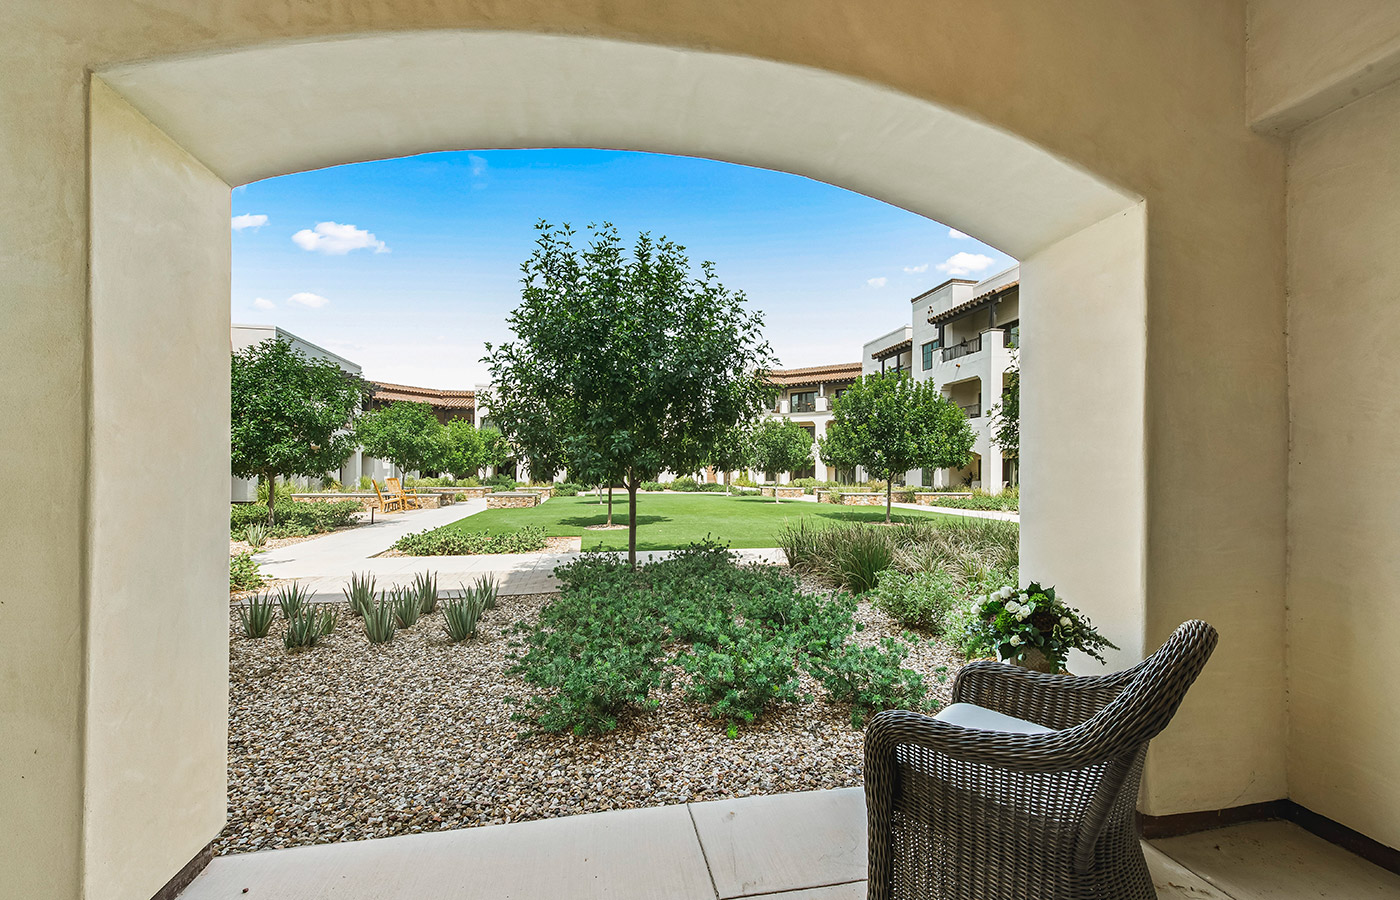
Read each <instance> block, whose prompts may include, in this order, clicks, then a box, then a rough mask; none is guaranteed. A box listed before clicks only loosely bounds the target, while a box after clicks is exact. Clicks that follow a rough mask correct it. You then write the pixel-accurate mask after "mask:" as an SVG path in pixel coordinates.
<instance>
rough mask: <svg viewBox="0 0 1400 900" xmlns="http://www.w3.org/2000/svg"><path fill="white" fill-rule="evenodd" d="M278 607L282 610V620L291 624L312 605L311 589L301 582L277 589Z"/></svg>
mask: <svg viewBox="0 0 1400 900" xmlns="http://www.w3.org/2000/svg"><path fill="white" fill-rule="evenodd" d="M277 605H278V606H280V607H281V608H282V618H284V619H286V620H287V621H288V622H290V621H291V620H292V619H293V618H294V617H295V616H296V615H297V614H298V613H300V612H301V611H302V610H303V609H304V608H306V607H307V606H309V605H311V588H309V587H307V586H306V585H304V584H302V583H301V582H299V581H293V582H291V583H289V584H284V585H282V586H281V587H279V588H278V589H277Z"/></svg>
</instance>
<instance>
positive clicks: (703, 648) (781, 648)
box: [676, 628, 799, 724]
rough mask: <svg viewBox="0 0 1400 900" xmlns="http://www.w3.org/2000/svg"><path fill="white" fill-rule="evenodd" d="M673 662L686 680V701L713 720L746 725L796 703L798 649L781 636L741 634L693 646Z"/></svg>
mask: <svg viewBox="0 0 1400 900" xmlns="http://www.w3.org/2000/svg"><path fill="white" fill-rule="evenodd" d="M676 661H677V662H678V663H680V665H681V667H682V668H683V669H685V671H686V672H687V673H688V674H689V675H690V686H689V687H688V688H687V689H686V692H685V695H686V698H687V699H690V700H695V701H698V702H700V703H703V704H705V705H707V706H708V707H709V708H710V715H712V716H714V717H715V718H717V719H724V720H725V721H728V722H731V723H737V722H743V723H745V724H748V723H750V722H752V721H754V719H756V718H758V716H760V715H761V714H762V713H763V711H764V709H766V708H767V707H768V706H769V705H770V704H773V703H796V702H797V701H798V700H799V696H798V687H799V682H798V678H797V649H796V647H794V645H793V642H792V639H791V637H789V636H788V635H786V634H782V633H778V634H769V633H764V632H763V631H761V630H759V629H757V628H748V629H741V630H739V631H738V633H737V634H733V635H728V634H721V635H718V640H716V641H715V643H714V644H713V645H710V644H700V643H697V644H696V645H695V646H694V647H693V648H692V649H691V651H690V652H689V653H686V654H682V655H681V656H680V657H679V658H678V659H677V660H676Z"/></svg>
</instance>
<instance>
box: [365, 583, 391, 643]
mask: <svg viewBox="0 0 1400 900" xmlns="http://www.w3.org/2000/svg"><path fill="white" fill-rule="evenodd" d="M364 619H365V621H364V628H365V637H366V638H368V639H369V642H370V643H371V644H387V643H388V642H389V641H391V640H393V639H394V607H393V604H391V603H390V602H389V600H388V598H387V597H385V595H384V594H383V593H380V595H379V600H378V601H377V602H375V603H373V604H371V605H370V606H368V607H366V608H365V614H364Z"/></svg>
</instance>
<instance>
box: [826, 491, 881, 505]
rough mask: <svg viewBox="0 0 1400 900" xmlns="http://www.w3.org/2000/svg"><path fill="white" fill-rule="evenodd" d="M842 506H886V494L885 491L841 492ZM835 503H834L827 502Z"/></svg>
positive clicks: (840, 501)
mask: <svg viewBox="0 0 1400 900" xmlns="http://www.w3.org/2000/svg"><path fill="white" fill-rule="evenodd" d="M839 494H840V497H841V499H840V500H839V501H834V502H839V503H840V504H841V505H842V506H884V505H885V494H884V492H883V491H840V492H839ZM827 502H829V503H830V502H833V501H827Z"/></svg>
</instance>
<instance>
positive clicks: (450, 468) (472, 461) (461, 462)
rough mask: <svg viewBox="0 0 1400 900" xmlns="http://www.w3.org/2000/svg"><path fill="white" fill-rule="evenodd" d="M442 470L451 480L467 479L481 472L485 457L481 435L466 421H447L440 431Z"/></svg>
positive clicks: (484, 447)
mask: <svg viewBox="0 0 1400 900" xmlns="http://www.w3.org/2000/svg"><path fill="white" fill-rule="evenodd" d="M442 441H443V449H442V454H441V461H442V468H443V469H444V470H446V471H447V472H450V473H451V474H452V477H453V478H469V477H471V476H474V475H476V474H478V473H479V472H480V471H481V467H482V460H483V459H485V457H486V446H485V444H484V442H483V440H482V433H481V432H480V431H477V430H476V426H474V425H473V424H472V423H471V422H470V421H468V420H467V419H449V420H448V422H447V425H446V426H445V427H444V428H443V429H442Z"/></svg>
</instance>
